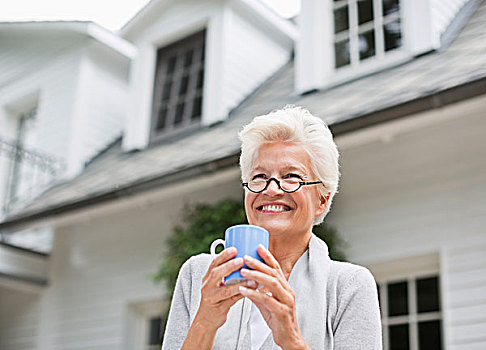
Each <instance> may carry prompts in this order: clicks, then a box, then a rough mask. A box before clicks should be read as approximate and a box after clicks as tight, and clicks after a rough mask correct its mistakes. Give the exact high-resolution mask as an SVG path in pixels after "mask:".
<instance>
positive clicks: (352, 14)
mask: <svg viewBox="0 0 486 350" xmlns="http://www.w3.org/2000/svg"><path fill="white" fill-rule="evenodd" d="M358 1H359V0H340V1H333V2H332V6H331V10H332V16H331V17H332V23H333V24H332V32H331V35H332V40H331V43H332V52H333V54H332V60H333V63H332V69H333V71H334V74H333V76H336V77H337V78H336V77H335V78H334V79H333V80H338V81H340V80H347V79H349V78H350V76H355V75H362V74H363V73H364V72H366V71H368V70H374V69H376V67H378V66H381V67H384V65H383V63H384V62H387V61H390V63H392V64H393V63H395V62H397V61H400V60H402V59H404V58H406V57H409V54H408V53H407V52H406V48H405V46H406V40H405V39H406V34H405V32H406V30H405V21H404V12H405V10H404V0H398V1H399V10H398V11H397V12H396V13H391V14H388V15H386V16H383V9H382V4H381V2H382V0H372V1H373V19H372V20H371V21H368V22H365V23H362V24H359V23H358V21H359V19H358ZM345 6H347V7H348V29H347V30H344V31H341V32H338V33H335V32H334V28H335V25H334V23H335V22H334V21H335V16H334V10H335V9H339V8H342V7H345ZM395 20H399V21H400V34H401V45H400V46H399V47H397V48H394V49H391V50H389V51H386V50H385V34H384V31H383V30H382V28H383V26H384V25H385V24H386V23H391V22H393V21H395ZM370 30H373V32H374V42H375V54H374V55H373V56H370V57H367V58H364V59H360V58H359V56H360V52H359V35H360V34H362V33H365V32H368V31H370ZM346 37H347V38H348V39H349V47H350V56H349V59H350V63H349V64H346V65H343V66H341V67H336V52H335V44H336V43H337V42H342V41H343V40H344V41H345V40H346V39H345V38H346Z"/></svg>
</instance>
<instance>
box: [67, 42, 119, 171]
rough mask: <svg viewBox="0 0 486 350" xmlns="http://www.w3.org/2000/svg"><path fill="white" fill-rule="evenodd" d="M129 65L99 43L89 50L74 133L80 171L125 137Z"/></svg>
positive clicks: (77, 105)
mask: <svg viewBox="0 0 486 350" xmlns="http://www.w3.org/2000/svg"><path fill="white" fill-rule="evenodd" d="M127 63H128V62H127V61H126V60H125V59H122V58H121V57H119V58H118V57H114V56H113V55H110V52H109V51H108V50H107V49H106V48H104V47H103V46H101V45H100V44H99V43H97V42H92V43H91V44H90V45H89V46H88V47H87V48H86V51H85V54H84V56H83V59H82V62H81V71H80V80H79V82H78V89H77V92H76V96H77V98H76V103H75V111H74V116H73V119H74V120H73V126H72V127H71V129H70V131H71V133H72V136H71V139H72V140H73V145H72V149H71V153H70V155H71V157H72V158H74V159H80V160H81V161H80V162H79V165H78V166H79V167H82V165H83V162H85V161H88V160H89V159H91V158H92V157H93V156H94V155H96V154H98V153H99V152H100V151H101V150H103V149H104V148H105V147H106V146H107V145H108V144H109V143H111V142H112V141H113V140H114V139H116V138H117V137H119V136H120V135H121V133H122V130H123V126H124V121H125V114H126V107H127V101H128V64H127ZM78 170H81V169H80V168H79V169H78ZM74 172H76V171H75V170H74Z"/></svg>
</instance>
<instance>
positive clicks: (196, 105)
mask: <svg viewBox="0 0 486 350" xmlns="http://www.w3.org/2000/svg"><path fill="white" fill-rule="evenodd" d="M201 106H202V99H201V97H200V96H199V97H196V98H195V99H194V102H193V105H192V114H191V119H192V120H195V119H199V118H201Z"/></svg>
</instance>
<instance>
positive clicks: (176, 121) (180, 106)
mask: <svg viewBox="0 0 486 350" xmlns="http://www.w3.org/2000/svg"><path fill="white" fill-rule="evenodd" d="M183 118H184V101H181V102H179V103H178V104H177V108H176V114H175V117H174V124H175V125H177V124H180V123H181V122H182V119H183Z"/></svg>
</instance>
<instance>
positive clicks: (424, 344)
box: [418, 320, 442, 350]
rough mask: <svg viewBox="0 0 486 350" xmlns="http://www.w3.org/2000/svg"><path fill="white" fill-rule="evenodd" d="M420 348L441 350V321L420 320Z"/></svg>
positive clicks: (422, 349) (420, 349)
mask: <svg viewBox="0 0 486 350" xmlns="http://www.w3.org/2000/svg"><path fill="white" fill-rule="evenodd" d="M418 336H419V350H441V349H442V344H441V331H440V321H439V320H437V321H427V322H419V324H418Z"/></svg>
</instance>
